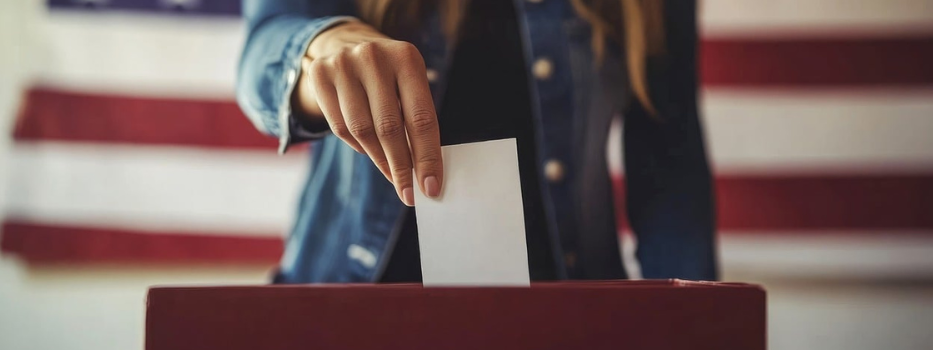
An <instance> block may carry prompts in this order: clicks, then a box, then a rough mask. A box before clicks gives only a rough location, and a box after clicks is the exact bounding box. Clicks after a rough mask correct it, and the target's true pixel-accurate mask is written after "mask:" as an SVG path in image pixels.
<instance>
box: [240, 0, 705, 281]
mask: <svg viewBox="0 0 933 350" xmlns="http://www.w3.org/2000/svg"><path fill="white" fill-rule="evenodd" d="M514 1H515V3H516V7H517V10H518V13H519V17H520V18H519V21H520V23H521V24H522V36H523V41H524V52H525V58H526V59H525V60H526V67H527V69H528V71H529V72H532V73H531V74H529V77H530V81H529V87H530V89H531V93H532V101H531V102H532V105H533V109H534V114H535V115H534V117H535V120H536V129H537V136H538V137H537V139H538V152H537V153H538V155H539V158H540V159H539V163H540V164H541V167H540V174H539V175H540V176H541V178H542V179H545V178H547V177H546V176H545V174H544V169H545V164H546V163H548V162H549V161H556V162H559V163H560V164H562V166H563V174H562V175H563V176H561V178H560V179H554V180H553V181H543V182H542V184H541V191H542V198H543V199H544V202H545V203H544V204H545V210H546V215H547V218H548V221H549V226H550V227H549V228H550V232H548V233H547V234H548V235H549V236H550V237H551V240H552V242H553V243H554V246H555V247H556V249H554V255H555V261H558V263H559V265H560V266H558V270H559V275H560V276H561V277H562V278H569V279H616V278H626V277H627V276H626V273H625V270H624V269H623V267H622V261H621V257H620V253H619V246H618V241H617V235H616V232H617V230H616V224H615V210H614V209H613V206H614V204H613V195H612V184H611V180H610V178H609V170H608V168H607V164H606V153H605V148H606V141H607V139H608V130H609V125H610V123H611V122H612V119H613V118H614V116H618V115H622V116H624V118H623V119H624V156H625V160H624V164H625V168H626V183H627V190H626V203H627V207H628V216H629V222H630V224H631V226H632V228H633V230H634V232H635V234H636V237H637V239H638V250H637V254H636V255H637V257H638V259H639V262H640V265H641V271H642V275H643V277H645V278H684V279H695V280H714V279H716V278H717V263H716V254H715V236H714V227H715V223H714V209H713V208H714V203H713V196H712V185H711V175H710V170H709V166H708V162H707V158H706V153H705V146H704V141H703V135H702V126H701V124H700V120H699V118H698V114H697V72H696V44H697V31H696V29H697V28H696V18H695V17H696V0H669V1H667V2H666V4H665V23H666V34H667V52H666V54H665V55H663V56H661V57H656V58H652V59H650V60H649V62H648V67H647V70H648V77H649V88H650V92H651V96H652V99H653V101H654V102H655V104H656V107H657V109H658V110H659V112H660V113H659V114H660V115H659V116H658V117H654V116H650V115H649V114H648V113H647V112H646V111H645V109H644V108H642V107H641V105H640V104H638V103H637V102H636V101H635V100H634V99H632V98H629V97H628V96H629V95H628V89H627V86H628V83H627V77H626V74H625V69H624V68H623V67H624V60H623V59H622V57H624V55H622V48H621V47H619V45H610V50H608V51H609V52H608V53H607V55H606V58H605V59H604V60H603V62H602V64H596V63H595V61H594V58H593V55H592V52H591V48H590V37H591V36H590V27H589V25H588V23H587V22H586V21H584V20H582V19H580V18H579V17H578V16H576V14H575V12H574V11H573V9H572V8H571V6H570V4H569V2H568V1H566V0H543V1H540V2H526V1H521V0H514ZM353 3H354V2H353V1H345V0H244V1H243V14H244V16H245V18H246V21H247V26H248V31H249V35H248V39H247V42H246V45H245V49H244V51H243V55H242V59H241V62H240V66H239V71H238V81H237V101H238V102H239V104H240V106H241V108H242V109H243V110H244V112H245V113H246V115H247V116H248V117H249V118H250V120H251V121H252V122H253V123H254V124H255V125H256V127H257V128H258V129H259V130H260V131H262V132H264V133H267V134H269V135H272V136H276V137H278V138H279V140H280V149H279V151H280V152H285V150H286V149H287V148H288V147H289V146H292V145H295V144H297V143H300V142H305V141H311V149H312V152H311V160H310V163H311V171H310V174H309V176H308V179H307V182H306V184H305V187H304V191H303V192H302V194H301V197H300V199H299V205H298V212H297V220H296V221H295V223H294V226H293V227H292V230H291V234H290V236H289V238H288V240H287V243H286V249H285V254H284V255H283V257H282V262H281V266H280V269H279V273H278V275H277V277H276V281H277V282H282V283H313V282H372V281H378V279H379V277H380V275H381V273H382V271H383V269H384V268H385V265H386V263H387V262H388V260H389V257H390V255H391V253H392V248H393V246H394V240H395V239H396V238H397V234H398V227H399V225H400V219H401V218H402V217H403V213H404V210H405V207H404V206H403V204H402V203H401V202H400V201H399V199H398V197H397V196H396V194H395V189H394V188H393V187H392V185H391V184H390V183H388V182H387V181H386V180H385V178H384V177H383V176H382V174H381V173H380V172H379V171H378V170H377V169H376V167H375V166H373V164H372V162H371V161H370V160H369V159H368V158H367V157H366V156H364V155H360V154H358V153H356V152H355V151H353V150H352V149H351V148H350V147H348V146H346V145H345V144H344V143H343V142H342V141H340V140H339V139H337V138H336V137H334V136H333V135H331V134H329V133H327V132H312V131H309V130H304V129H302V128H301V126H300V124H299V123H297V122H296V120H295V118H294V116H293V115H292V111H291V106H290V95H291V93H292V91H293V89H294V87H295V84H296V82H297V79H298V77H299V76H300V74H299V73H300V59H301V57H302V55H303V53H304V52H305V50H306V48H307V46H308V43H310V41H311V40H312V39H313V38H314V37H315V36H316V35H317V34H318V33H320V32H321V31H323V30H326V29H328V28H330V27H332V26H334V25H337V24H340V23H343V22H346V21H352V20H356V17H355V16H356V12H355V9H354V6H353ZM422 27H423V28H422V30H421V31H420V32H419V33H417V34H416V35H413V36H411V37H408V38H401V39H404V40H407V41H410V42H412V43H413V44H415V46H417V47H418V48H419V50H420V51H421V53H422V55H423V56H424V59H425V63H426V64H427V66H428V68H429V69H431V70H433V71H435V72H436V73H437V74H436V76H437V78H436V79H434V81H433V82H432V83H431V89H432V94H433V96H434V100H435V104H436V105H440V103H441V101H442V100H443V96H444V87H445V72H446V69H447V67H448V65H449V61H450V53H451V52H452V50H451V47H450V43H449V42H447V40H446V38H445V37H444V35H443V34H442V32H441V30H440V23H439V20H438V16H437V15H436V14H435V15H434V16H431V17H430V18H429V19H428V20H427V21H426V22H425V23H424V24H423V26H422ZM542 60H545V61H547V62H549V63H550V71H549V74H541V71H542V69H540V67H539V69H538V70H537V71H538V74H537V76H536V74H534V72H535V70H534V69H533V67H534V66H535V64H536V62H543V61H542ZM571 255H573V256H575V257H576V258H575V259H573V260H575V263H574V264H573V266H568V264H566V263H565V262H564V261H565V257H567V256H571ZM567 261H570V260H569V259H568V260H567Z"/></svg>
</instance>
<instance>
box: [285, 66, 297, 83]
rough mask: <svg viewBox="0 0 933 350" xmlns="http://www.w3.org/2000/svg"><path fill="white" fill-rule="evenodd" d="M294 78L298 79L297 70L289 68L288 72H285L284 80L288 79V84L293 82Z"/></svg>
mask: <svg viewBox="0 0 933 350" xmlns="http://www.w3.org/2000/svg"><path fill="white" fill-rule="evenodd" d="M296 79H298V71H297V70H295V69H289V70H288V72H287V73H285V80H286V81H288V83H289V84H291V83H294V82H295V80H296Z"/></svg>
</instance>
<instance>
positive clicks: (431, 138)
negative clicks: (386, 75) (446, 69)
mask: <svg viewBox="0 0 933 350" xmlns="http://www.w3.org/2000/svg"><path fill="white" fill-rule="evenodd" d="M414 55H416V56H417V57H412V59H411V60H410V61H409V62H408V64H405V65H403V67H402V69H399V71H398V72H397V80H398V90H399V91H398V94H399V102H400V103H401V105H402V114H403V115H404V119H405V129H406V130H407V131H408V140H409V143H411V156H412V163H413V164H414V168H415V175H416V176H417V178H418V183H419V184H421V191H422V192H423V193H424V194H425V195H426V196H428V197H432V198H434V197H437V196H439V195H440V193H441V188H442V184H443V183H444V182H443V179H444V165H443V160H442V159H441V158H442V155H441V136H440V128H439V127H438V125H437V112H436V111H435V109H434V100H433V99H432V98H431V88H430V87H429V86H428V78H427V73H426V70H425V68H424V63H423V61H422V59H421V54H420V53H417V50H415V52H414Z"/></svg>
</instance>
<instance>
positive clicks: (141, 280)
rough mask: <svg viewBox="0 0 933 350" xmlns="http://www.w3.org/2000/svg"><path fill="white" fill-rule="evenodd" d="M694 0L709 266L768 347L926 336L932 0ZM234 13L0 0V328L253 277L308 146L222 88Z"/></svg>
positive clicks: (10, 341) (264, 274)
mask: <svg viewBox="0 0 933 350" xmlns="http://www.w3.org/2000/svg"><path fill="white" fill-rule="evenodd" d="M546 1H558V0H546ZM701 4H702V5H701V8H702V11H701V13H700V14H699V16H700V18H701V23H702V33H703V34H702V39H701V40H702V52H701V62H700V66H701V72H702V81H703V85H704V88H703V91H702V95H703V96H702V97H703V99H702V104H703V105H702V116H703V118H704V120H705V128H706V135H707V142H708V144H709V149H710V152H711V154H710V155H711V158H712V160H713V164H714V166H715V171H716V187H717V189H716V191H717V195H718V218H719V225H720V257H721V262H722V269H723V272H724V279H725V280H729V281H745V282H754V283H761V284H763V285H764V286H765V287H766V288H767V290H768V293H769V295H768V298H769V300H768V303H769V305H768V313H769V316H768V317H769V319H768V325H769V343H770V344H769V345H770V348H771V349H930V348H931V347H933V331H931V329H933V0H702V1H701ZM238 14H239V1H233V0H148V1H147V0H83V1H82V0H48V1H42V0H4V1H0V135H2V138H0V204H2V208H4V209H3V226H2V233H0V245H2V253H0V349H4V350H5V349H11V350H14V349H95V350H101V349H134V348H135V349H140V348H142V340H143V321H144V319H143V318H144V311H145V310H144V306H145V293H146V288H147V287H148V286H150V285H153V284H180V283H183V284H189V283H196V284H244V283H249V284H259V283H266V282H267V281H268V278H269V274H270V271H271V269H272V268H273V266H274V265H275V263H276V261H277V259H278V257H279V255H280V254H281V250H282V247H281V243H282V235H283V232H285V230H286V228H287V225H288V224H289V223H290V217H291V212H292V211H293V206H294V204H295V202H296V198H297V195H298V186H299V185H300V180H301V179H302V177H303V176H305V173H306V169H305V167H306V159H305V158H306V156H307V153H305V152H300V151H299V152H290V154H289V155H287V156H284V157H279V156H277V155H276V154H275V142H274V140H272V139H266V138H264V137H263V136H260V135H259V134H258V133H257V132H256V131H255V130H254V129H253V127H252V125H251V124H250V123H249V122H248V121H247V119H246V118H245V117H243V116H242V114H241V113H240V111H239V109H238V108H237V106H236V104H235V102H234V100H233V86H234V71H235V66H236V61H237V56H238V54H239V50H240V46H241V45H242V42H243V36H244V28H243V26H242V24H241V21H240V20H239V18H238ZM613 133H614V135H615V137H614V138H613V139H612V142H613V143H614V144H613V145H610V149H611V150H612V151H611V155H610V158H611V159H612V164H613V169H615V170H614V176H615V178H616V179H617V183H618V184H620V186H619V190H618V191H619V193H621V191H622V189H621V188H622V186H621V184H622V182H623V180H624V175H623V173H622V170H621V167H620V162H619V161H620V160H621V155H620V153H619V147H618V146H617V144H618V142H619V136H618V135H619V130H618V126H617V128H616V130H614V131H613ZM620 221H622V222H623V223H624V217H621V215H620ZM620 234H622V235H623V238H625V241H626V242H628V243H629V244H624V249H623V250H624V252H625V253H626V257H627V258H628V259H631V255H632V254H631V252H632V250H633V247H634V245H633V244H631V243H633V240H632V239H631V238H630V235H629V234H627V233H626V232H621V233H620ZM630 266H631V267H632V268H633V270H635V271H634V272H636V276H637V266H634V265H633V264H630ZM621 341H623V342H624V340H621Z"/></svg>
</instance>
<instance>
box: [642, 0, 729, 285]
mask: <svg viewBox="0 0 933 350" xmlns="http://www.w3.org/2000/svg"><path fill="white" fill-rule="evenodd" d="M664 20H665V23H666V25H665V27H666V28H665V30H666V35H667V36H666V44H667V45H666V47H667V50H666V54H665V55H664V56H663V57H659V58H657V59H652V60H651V62H650V63H649V66H648V76H649V79H650V82H649V85H651V90H650V92H651V98H652V100H653V101H654V103H655V104H656V107H657V109H658V111H659V115H658V116H657V117H655V116H651V115H649V114H648V113H646V112H645V109H643V108H642V107H641V106H640V105H639V104H637V103H633V104H632V106H631V108H630V109H629V111H627V113H626V118H625V128H624V140H625V141H624V143H625V149H624V152H625V176H626V187H627V189H626V193H627V207H628V215H629V221H630V223H631V226H632V229H633V230H634V232H635V235H636V237H637V239H638V250H637V253H636V255H637V257H638V260H639V262H640V263H641V269H642V275H643V277H644V278H683V279H693V280H715V279H717V278H718V268H717V262H716V248H715V219H714V216H715V211H714V200H713V191H712V176H711V174H710V169H709V164H708V161H707V158H706V151H705V145H704V140H703V131H702V126H701V124H700V120H699V115H698V111H697V89H698V81H697V41H698V39H697V25H696V24H697V22H696V0H669V1H666V3H665V16H664Z"/></svg>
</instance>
